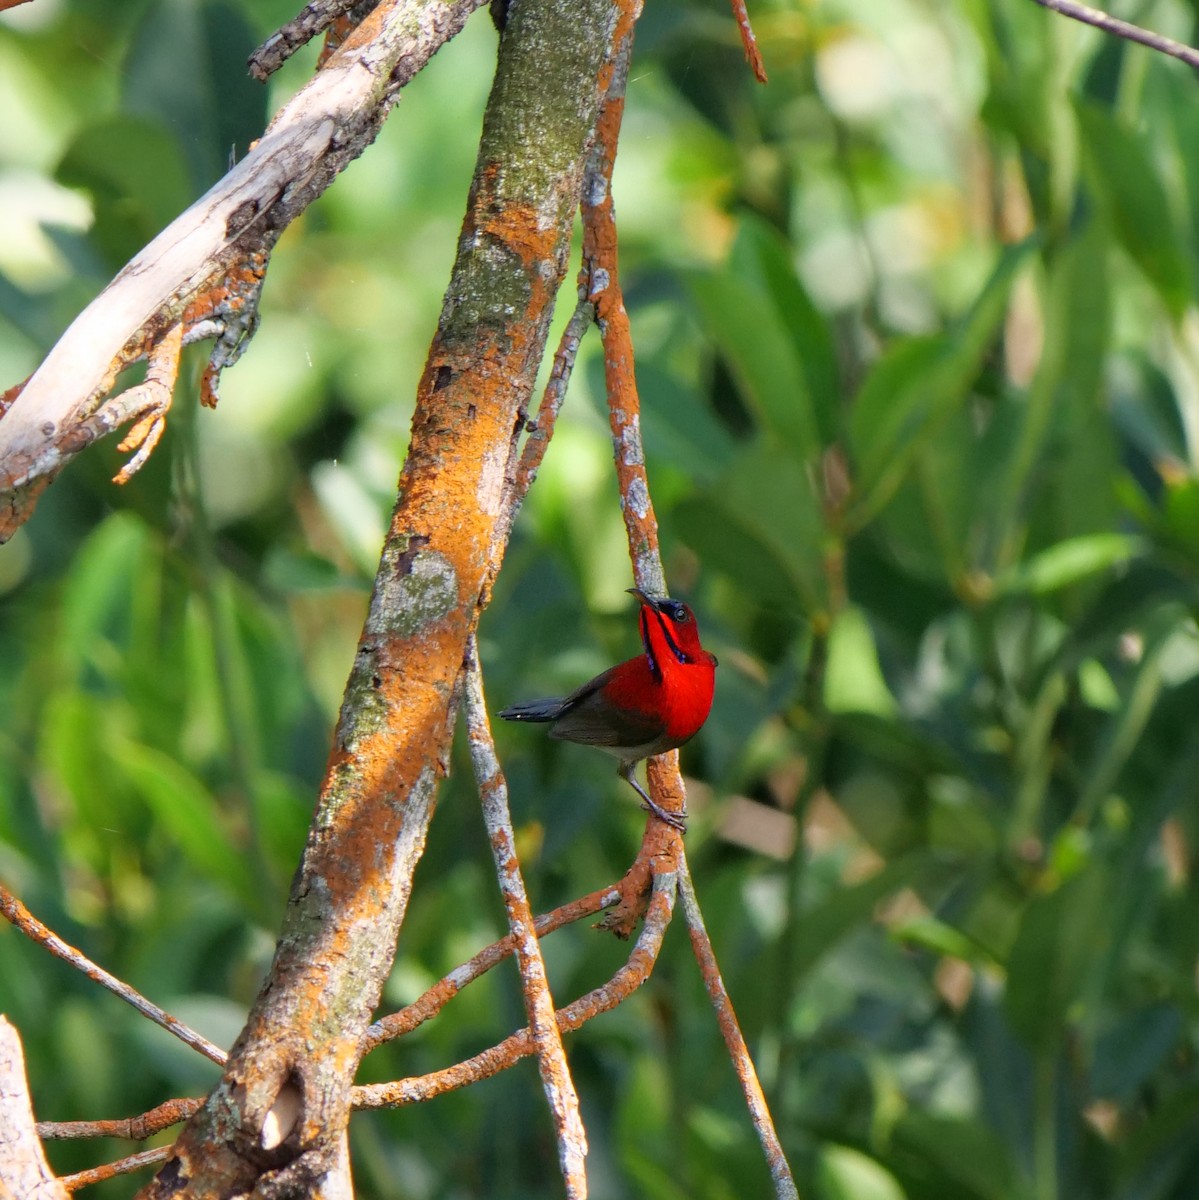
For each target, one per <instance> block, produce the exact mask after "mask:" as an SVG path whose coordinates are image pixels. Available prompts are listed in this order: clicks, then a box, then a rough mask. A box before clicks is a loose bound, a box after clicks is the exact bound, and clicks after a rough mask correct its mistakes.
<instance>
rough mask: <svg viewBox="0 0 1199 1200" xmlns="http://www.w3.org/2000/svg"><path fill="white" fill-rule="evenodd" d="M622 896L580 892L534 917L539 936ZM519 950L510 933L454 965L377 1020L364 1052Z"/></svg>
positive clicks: (430, 1013) (609, 891) (419, 1021)
mask: <svg viewBox="0 0 1199 1200" xmlns="http://www.w3.org/2000/svg"><path fill="white" fill-rule="evenodd" d="M619 897H620V891H619V889H618V888H616V887H605V888H599V889H597V890H596V891H594V892H589V893H588V894H587V895H586V896H580V897H579V898H578V899H577V900H572V901H571V902H570V903H569V904H563V905H562V906H561V907H559V908H555V909H554V910H553V911H552V912H548V913H545V914H543V915H542V916H539V917H538V918H537V919H536V920H535V921H534V926H533V927H534V929H535V931H536V933H537V936H538V937H539V938H543V937H545V935H546V934H547V933H553V932H554V930H556V929H561V928H562V926H563V925H569V924H571V923H572V922H574V921H581V920H582V919H583V918H584V917H590V916H593V915H594V914H595V913H597V912H600V911H601V910H602V909H605V908H608V907H610V906H611V905H613V904H615V903H616V902H617V900H618V899H619ZM515 950H516V938H515V937H514V936H513V935H512V934H509V935H508V936H507V937H506V938H501V939H500V940H499V941H498V942H493V943H492V944H491V945H490V946H486V947H485V948H484V949H482V950H480V951H479V953H478V954H476V955H475V956H474V957H473V958H472V959H470V961H469V962H465V963H463V964H462V966H460V967H455V968H454V970H452V971H451V972H450V973H449V974H448V975H446V976H445V977H444V978H442V979H440V980H439V981H438V982H437V983H435V984H434V985H433V986H432V987H431V988H429V990H428V991H426V992H425V993H424V995H422V996H421V997H420V998H419V999H417V1000H414V1001H413V1002H412V1003H411V1004H409V1005H408V1006H407V1007H405V1008H402V1009H400V1010H399V1012H394V1013H391V1014H389V1015H388V1016H386V1017H383V1018H381V1019H380V1020H378V1021H376V1022H375V1023H374V1024H373V1025H372V1026H371V1027H370V1028H369V1029H368V1030H367V1031H366V1036H365V1037H364V1039H363V1043H362V1044H363V1053H364V1054H365V1053H367V1052H368V1051H371V1050H374V1049H375V1048H376V1047H377V1046H381V1045H382V1044H383V1043H384V1042H390V1041H393V1040H394V1039H395V1038H398V1037H403V1036H404V1035H405V1034H408V1033H411V1032H412V1031H413V1030H414V1029H415V1028H416V1027H417V1026H418V1025H423V1024H424V1023H425V1022H426V1021H427V1020H429V1018H430V1017H435V1016H436V1015H437V1014H438V1013H439V1012H440V1011H441V1010H442V1009H443V1008H444V1007H445V1006H446V1004H448V1003H449V1001H450V1000H452V999H453V998H454V997H455V996H456V995H457V994H458V993H459V992H460V991H461V990H462V989H463V988H464V987H466V985H467V984H468V983H473V982H474V981H475V980H476V979H478V978H479V977H480V976H481V975H485V974H486V973H487V972H488V971H490V970H491V968H492V967H495V966H498V965H499V964H500V963H502V962H503V961H504V959H506V958H507V957H508V956H509V955H511V954H513V953H514V952H515Z"/></svg>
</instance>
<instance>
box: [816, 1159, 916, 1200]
mask: <svg viewBox="0 0 1199 1200" xmlns="http://www.w3.org/2000/svg"><path fill="white" fill-rule="evenodd" d="M816 1178H817V1180H818V1182H819V1188H820V1194H821V1195H822V1196H825V1197H827V1200H904V1191H903V1188H901V1187H900V1186H899V1183H898V1182H897V1181H896V1179H895V1176H894V1175H892V1174H891V1173H890V1171H888V1170H887V1169H886V1168H885V1167H883V1166H880V1164H879V1163H877V1162H876V1161H875V1160H874V1159H873V1158H869V1157H867V1156H866V1155H865V1154H862V1153H861V1152H860V1151H858V1150H854V1149H852V1148H851V1147H849V1146H824V1147H823V1148H822V1149H821V1151H820V1158H819V1162H818V1164H817V1168H816Z"/></svg>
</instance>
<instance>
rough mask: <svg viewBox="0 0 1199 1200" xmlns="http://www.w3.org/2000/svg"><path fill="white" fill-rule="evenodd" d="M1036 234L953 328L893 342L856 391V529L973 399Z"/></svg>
mask: <svg viewBox="0 0 1199 1200" xmlns="http://www.w3.org/2000/svg"><path fill="white" fill-rule="evenodd" d="M1034 246H1035V243H1034V242H1033V241H1032V240H1031V239H1030V240H1028V241H1025V242H1022V243H1021V244H1020V245H1018V246H1012V247H1009V248H1008V249H1007V250H1005V251H1004V253H1003V254H1002V255H1001V256H1000V259H999V262H998V264H997V265H996V267H995V270H994V271H993V272H992V274H991V277H990V278H989V279H988V280H987V283H986V285H985V286H984V287H983V290H982V291H981V292H980V293H979V295H978V298H977V299H976V300H975V302H974V305H973V307H972V308H971V310H970V312H969V313H967V314H966V316H965V317H964V318H963V320H962V321H961V322H960V324H959V325H958V327H957V328H956V329H955V330H954V331H953V332H952V333H945V334H936V335H930V336H928V337H920V338H909V339H906V340H903V341H900V342H897V343H895V344H894V345H892V346H891V347H890V348H889V349H888V350H887V351H886V353H885V354H884V355H883V356H882V358H880V359H879V360H878V362H877V363H875V365H874V368H873V369H872V370H871V372H870V374H869V375H868V376H867V377H866V381H865V382H864V383H863V384H862V387H861V388H860V390H859V391H858V394H857V396H856V397H855V399H854V402H853V411H852V414H851V417H850V427H849V436H850V446H851V448H852V450H853V457H854V462H855V465H856V472H855V483H856V492H857V498H856V500H855V502H854V504H853V506H852V508H851V510H850V513H849V516H848V518H847V521H848V523H849V524H850V526H851V527H853V528H857V527H860V526H861V525H863V524H865V523H866V522H867V521H868V520H870V519H871V518H872V517H873V516H875V515H876V514H877V513H878V512H879V511H880V510H881V509H882V508H883V506H884V505H886V504H887V502H888V501H889V500H890V498H891V497H892V496H893V495H894V493H895V490H896V489H897V488H898V487H899V485H900V483H902V482H903V480H904V478H905V477H906V476H907V474H908V471H909V470H910V469H911V465H912V462H913V460H914V458H915V456H916V455H917V454H918V453H919V451H920V450H921V449H922V448H923V446H924V445H925V444H926V443H927V442H928V441H929V440H930V439H931V438H933V437H934V436H935V435H936V434H937V433H938V432H939V430H940V428H941V426H942V424H943V423H944V420H945V418H946V417H948V416H949V415H950V414H951V413H952V412H953V411H954V410H955V409H957V408H958V407H959V406H960V405H961V404H963V403H964V402H965V401H966V399H967V398H968V397H969V395H970V393H971V391H972V390H973V388H974V385H975V383H976V382H977V380H978V377H979V375H980V374H981V372H982V369H983V364H984V362H985V360H986V357H987V355H988V353H989V352H990V350H991V348H992V345H993V343H994V341H995V339H996V337H997V336H998V335H999V332H1000V329H1001V327H1002V324H1003V319H1004V316H1005V315H1006V313H1007V302H1008V295H1009V293H1010V292H1011V288H1012V285H1013V283H1014V282H1015V279H1016V275H1017V274H1018V273H1019V271H1020V270H1021V269H1022V268H1023V266H1024V264H1025V262H1026V260H1027V258H1028V257H1029V255H1030V254H1031V253H1032V251H1033V249H1034Z"/></svg>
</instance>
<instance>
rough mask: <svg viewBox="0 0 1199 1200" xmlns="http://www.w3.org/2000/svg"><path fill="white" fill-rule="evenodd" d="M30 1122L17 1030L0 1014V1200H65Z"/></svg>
mask: <svg viewBox="0 0 1199 1200" xmlns="http://www.w3.org/2000/svg"><path fill="white" fill-rule="evenodd" d="M66 1197H67V1190H66V1188H64V1187H63V1185H62V1184H61V1183H59V1181H58V1180H57V1179H56V1178H55V1177H54V1172H53V1171H51V1170H50V1166H49V1164H48V1163H47V1162H46V1157H45V1155H44V1154H43V1153H42V1143H41V1142H40V1141H38V1136H37V1132H36V1130H35V1128H34V1124H33V1106H32V1105H31V1104H30V1102H29V1087H28V1084H27V1083H26V1081H25V1055H24V1054H23V1053H22V1052H21V1039H20V1038H19V1037H18V1036H17V1031H16V1030H15V1029H14V1028H13V1027H12V1026H11V1025H10V1024H9V1023H8V1021H7V1020H5V1018H4V1017H0V1200H66Z"/></svg>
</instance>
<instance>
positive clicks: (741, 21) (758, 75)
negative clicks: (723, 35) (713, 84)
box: [732, 0, 767, 83]
mask: <svg viewBox="0 0 1199 1200" xmlns="http://www.w3.org/2000/svg"><path fill="white" fill-rule="evenodd" d="M732 5H733V16H734V17H736V18H737V28H738V30H739V31H740V33H741V44H742V45H743V46H744V47H745V61H746V62H748V63H749V69H750V70H751V71H753V73H754V78H755V79H756V80H757V81H758V82H759V83H766V82H767V80H766V64H765V63H764V62H763V61H762V52H761V51H760V50H759V49H758V39H757V38H756V37H754V27H753V26H752V25H751V24H750V23H749V13H748V12H747V11H746V8H745V0H732Z"/></svg>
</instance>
